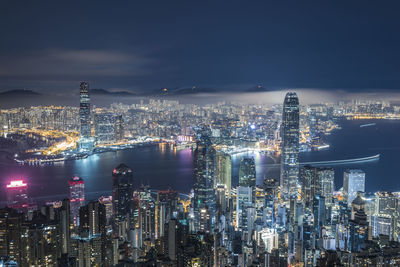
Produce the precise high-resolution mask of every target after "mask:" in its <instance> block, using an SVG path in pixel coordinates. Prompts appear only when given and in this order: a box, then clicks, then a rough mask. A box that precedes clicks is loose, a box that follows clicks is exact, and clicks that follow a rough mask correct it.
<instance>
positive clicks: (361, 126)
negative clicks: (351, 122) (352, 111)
mask: <svg viewBox="0 0 400 267" xmlns="http://www.w3.org/2000/svg"><path fill="white" fill-rule="evenodd" d="M375 125H376V123H375V122H373V123H367V124H362V125H360V128H363V127H370V126H375Z"/></svg>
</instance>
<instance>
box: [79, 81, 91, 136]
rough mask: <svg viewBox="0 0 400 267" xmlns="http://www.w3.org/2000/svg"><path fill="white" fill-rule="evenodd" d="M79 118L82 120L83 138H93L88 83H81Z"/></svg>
mask: <svg viewBox="0 0 400 267" xmlns="http://www.w3.org/2000/svg"><path fill="white" fill-rule="evenodd" d="M79 117H80V119H81V137H82V138H89V137H90V136H91V130H90V97H89V84H88V83H87V82H81V86H80V106H79Z"/></svg>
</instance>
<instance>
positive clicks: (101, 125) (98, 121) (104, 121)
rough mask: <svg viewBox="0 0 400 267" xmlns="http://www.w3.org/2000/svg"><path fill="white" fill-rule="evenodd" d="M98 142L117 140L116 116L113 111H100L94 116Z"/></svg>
mask: <svg viewBox="0 0 400 267" xmlns="http://www.w3.org/2000/svg"><path fill="white" fill-rule="evenodd" d="M94 122H95V129H96V137H97V142H100V143H111V142H114V141H115V130H114V127H115V117H114V114H112V113H99V114H96V115H95V116H94Z"/></svg>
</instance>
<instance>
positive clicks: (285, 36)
mask: <svg viewBox="0 0 400 267" xmlns="http://www.w3.org/2000/svg"><path fill="white" fill-rule="evenodd" d="M399 7H400V2H398V1H384V2H371V1H346V2H341V1H301V2H300V1H258V0H254V1H201V2H193V1H178V0H177V1H175V0H174V1H123V2H115V1H114V2H110V1H79V2H78V1H68V2H63V3H61V2H59V1H21V2H20V1H3V2H2V3H1V6H0V36H1V37H2V41H1V42H0V90H4V89H9V88H16V87H25V88H30V89H38V90H39V89H48V90H53V91H65V90H72V89H73V88H75V87H76V84H77V82H78V81H79V80H89V81H90V82H91V84H93V85H95V87H102V88H107V89H109V88H124V89H128V90H130V89H131V90H153V89H155V88H161V87H183V86H192V85H197V86H201V87H215V88H227V87H230V88H232V90H233V89H235V88H243V86H249V87H251V86H254V85H255V84H259V83H261V84H263V85H264V87H267V88H286V87H290V88H346V89H349V90H355V91H357V90H362V89H364V88H376V89H379V88H392V89H398V88H399V84H400V78H399V75H398V74H399V72H400V66H399V64H398V62H400V50H399V49H398V47H400V35H399V34H398V29H399V28H400V20H399V16H398V10H399Z"/></svg>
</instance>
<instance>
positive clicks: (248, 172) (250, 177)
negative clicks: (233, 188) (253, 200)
mask: <svg viewBox="0 0 400 267" xmlns="http://www.w3.org/2000/svg"><path fill="white" fill-rule="evenodd" d="M239 185H240V186H248V187H255V186H256V164H255V162H254V158H253V157H251V158H249V157H246V158H243V159H242V161H241V162H240V167H239Z"/></svg>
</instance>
